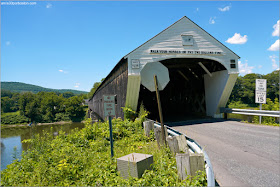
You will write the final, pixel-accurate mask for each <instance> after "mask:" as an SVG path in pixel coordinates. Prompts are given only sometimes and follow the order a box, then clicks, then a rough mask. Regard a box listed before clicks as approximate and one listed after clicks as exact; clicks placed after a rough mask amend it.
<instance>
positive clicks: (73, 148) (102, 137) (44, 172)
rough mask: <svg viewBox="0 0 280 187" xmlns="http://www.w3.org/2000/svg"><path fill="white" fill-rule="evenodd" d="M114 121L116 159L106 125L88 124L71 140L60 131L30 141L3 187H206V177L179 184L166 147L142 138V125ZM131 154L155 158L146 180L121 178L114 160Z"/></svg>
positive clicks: (5, 175)
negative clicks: (112, 156)
mask: <svg viewBox="0 0 280 187" xmlns="http://www.w3.org/2000/svg"><path fill="white" fill-rule="evenodd" d="M142 120H143V119H139V120H136V121H135V122H132V121H129V120H125V121H122V120H121V119H113V120H112V124H113V137H114V152H115V158H113V159H111V157H110V146H109V145H110V142H109V141H108V137H109V128H108V127H109V125H108V122H104V123H95V124H90V120H88V121H87V123H86V127H85V128H84V129H82V130H77V129H76V130H74V131H73V132H71V133H70V134H68V135H65V133H63V132H59V135H58V136H56V137H55V138H54V139H53V136H52V135H51V134H47V133H44V134H43V136H41V137H40V136H39V135H37V136H35V138H34V139H31V140H27V141H25V142H29V145H30V149H28V151H27V152H26V153H23V154H22V159H21V161H19V160H16V161H15V162H14V163H12V164H11V165H8V166H7V169H5V170H3V171H2V174H1V186H100V185H102V186H206V185H207V184H206V175H205V172H202V174H200V175H197V176H195V177H194V178H192V179H191V178H187V179H185V180H183V181H181V180H180V179H179V177H178V175H177V169H176V159H175V158H174V157H173V156H172V154H171V152H170V150H169V149H168V148H162V149H160V150H159V149H158V147H157V144H156V142H155V141H154V137H153V136H151V137H146V136H144V132H143V129H142V124H141V123H140V121H142ZM132 152H138V153H146V154H152V155H153V156H154V164H153V165H152V169H151V170H146V171H145V173H144V174H143V176H142V178H140V179H138V178H132V177H130V178H129V179H123V178H121V177H120V174H119V172H118V171H117V164H116V158H118V157H121V156H124V155H127V154H129V153H132Z"/></svg>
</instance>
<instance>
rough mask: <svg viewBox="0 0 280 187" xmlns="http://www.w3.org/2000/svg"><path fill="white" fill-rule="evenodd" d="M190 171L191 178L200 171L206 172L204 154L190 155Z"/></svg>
mask: <svg viewBox="0 0 280 187" xmlns="http://www.w3.org/2000/svg"><path fill="white" fill-rule="evenodd" d="M190 169H191V170H190V173H189V174H190V175H191V176H195V174H196V172H197V171H198V170H200V171H204V170H205V168H204V155H203V153H190Z"/></svg>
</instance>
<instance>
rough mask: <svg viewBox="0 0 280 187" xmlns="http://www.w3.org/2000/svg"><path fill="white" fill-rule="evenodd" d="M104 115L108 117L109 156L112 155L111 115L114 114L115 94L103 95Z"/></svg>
mask: <svg viewBox="0 0 280 187" xmlns="http://www.w3.org/2000/svg"><path fill="white" fill-rule="evenodd" d="M103 102H104V116H105V117H107V116H108V118H109V130H110V146H111V157H112V158H113V156H114V148H113V132H112V119H111V117H112V116H115V115H116V112H115V111H116V110H115V96H114V95H104V96H103Z"/></svg>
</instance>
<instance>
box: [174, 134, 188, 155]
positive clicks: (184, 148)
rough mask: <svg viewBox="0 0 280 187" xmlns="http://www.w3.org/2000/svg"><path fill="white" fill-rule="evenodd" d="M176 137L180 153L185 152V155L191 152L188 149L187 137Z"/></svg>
mask: <svg viewBox="0 0 280 187" xmlns="http://www.w3.org/2000/svg"><path fill="white" fill-rule="evenodd" d="M175 137H176V139H177V141H178V145H179V151H180V152H183V153H187V152H189V147H188V143H187V140H186V138H185V136H184V135H179V136H175Z"/></svg>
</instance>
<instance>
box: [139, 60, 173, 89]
mask: <svg viewBox="0 0 280 187" xmlns="http://www.w3.org/2000/svg"><path fill="white" fill-rule="evenodd" d="M140 74H141V83H142V85H143V86H145V87H146V88H147V89H149V90H150V91H151V92H154V91H156V89H155V82H154V75H156V76H157V80H158V89H159V90H163V89H164V88H165V87H166V85H167V84H168V82H169V81H170V79H169V72H168V68H167V67H165V66H164V65H162V64H161V63H160V62H149V63H147V64H146V65H145V66H144V67H143V69H142V70H141V72H140Z"/></svg>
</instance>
